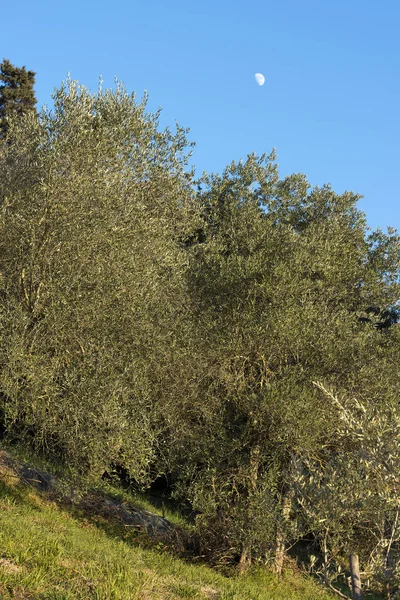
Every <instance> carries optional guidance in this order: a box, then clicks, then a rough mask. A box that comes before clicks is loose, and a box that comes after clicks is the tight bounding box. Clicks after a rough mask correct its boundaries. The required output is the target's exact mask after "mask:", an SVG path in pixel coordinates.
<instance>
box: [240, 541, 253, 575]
mask: <svg viewBox="0 0 400 600" xmlns="http://www.w3.org/2000/svg"><path fill="white" fill-rule="evenodd" d="M250 565H251V546H250V545H244V546H243V548H242V554H241V555H240V561H239V572H240V574H241V575H243V574H244V573H245V572H246V571H247V569H248V568H249V567H250Z"/></svg>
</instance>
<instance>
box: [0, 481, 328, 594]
mask: <svg viewBox="0 0 400 600" xmlns="http://www.w3.org/2000/svg"><path fill="white" fill-rule="evenodd" d="M147 508H150V506H147ZM142 541H143V540H141V535H140V534H137V532H134V531H132V530H124V529H122V528H119V527H118V526H116V527H115V528H114V529H113V527H112V526H108V527H104V526H101V523H96V522H94V521H93V520H92V521H91V520H89V519H87V518H85V517H84V515H82V514H78V513H71V512H70V511H68V510H66V509H64V508H62V507H60V506H59V505H57V504H56V503H54V502H52V501H50V500H49V499H47V498H46V497H44V496H43V495H41V494H38V493H37V492H35V491H34V490H32V489H31V488H28V487H25V486H22V485H21V484H20V483H19V482H18V480H16V479H15V478H12V477H10V473H7V472H6V471H4V470H3V471H2V472H1V473H0V597H1V598H2V599H3V600H8V599H11V598H14V599H28V598H29V599H32V600H33V599H36V600H39V599H40V600H50V599H51V600H70V599H73V598H77V599H82V600H83V599H84V600H88V599H91V598H94V599H98V600H119V599H121V600H122V599H123V600H129V599H138V600H139V599H140V600H164V599H165V600H167V599H170V600H180V599H185V598H193V599H201V598H203V599H207V598H208V599H215V600H217V599H219V600H228V599H229V600H262V599H269V600H314V599H315V600H329V599H331V598H332V596H330V595H329V594H326V593H325V592H324V590H323V589H322V588H320V587H319V586H317V585H316V584H315V583H314V582H313V581H311V580H310V579H307V578H305V577H303V576H301V575H300V574H295V573H290V572H288V573H286V575H285V577H284V578H283V579H282V580H281V581H278V580H277V579H276V577H275V576H273V575H272V574H270V573H268V572H265V571H261V570H260V571H253V572H251V573H249V574H248V575H245V576H243V577H240V578H226V577H223V576H222V575H220V574H218V573H216V572H215V571H213V570H212V569H210V568H207V567H205V566H197V565H194V564H188V563H187V562H184V561H182V560H179V559H177V558H174V557H173V556H171V555H170V554H169V553H168V551H167V550H166V549H165V548H163V546H162V545H159V547H158V548H157V547H154V548H149V547H146V544H143V543H141V542H142ZM147 546H148V542H147Z"/></svg>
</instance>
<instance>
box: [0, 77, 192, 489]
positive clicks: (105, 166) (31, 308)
mask: <svg viewBox="0 0 400 600" xmlns="http://www.w3.org/2000/svg"><path fill="white" fill-rule="evenodd" d="M53 100H54V106H53V107H52V109H51V110H49V109H43V110H42V112H41V113H40V116H39V119H37V118H33V117H31V116H30V115H28V116H27V117H26V118H25V119H20V120H16V121H15V122H14V123H13V126H12V127H11V128H10V133H9V135H10V137H11V138H12V140H13V141H12V144H10V145H8V146H6V147H4V148H3V150H2V152H1V153H0V170H1V172H2V178H1V183H0V197H1V205H0V261H1V267H0V269H1V275H2V282H1V286H2V288H1V293H2V298H3V308H2V315H1V328H2V343H1V349H0V352H1V373H0V387H1V390H2V398H3V409H4V411H5V418H6V423H7V426H8V431H9V434H10V435H11V436H14V437H15V436H16V437H18V438H24V439H27V440H28V441H31V442H33V443H34V445H35V446H36V447H39V448H41V449H44V450H45V451H47V452H48V453H50V454H53V455H55V456H56V457H57V460H60V458H61V459H62V460H64V461H65V462H67V463H68V464H70V465H71V466H73V467H74V468H78V469H83V470H85V469H87V468H90V469H92V470H93V471H96V470H98V469H102V468H104V466H106V465H107V464H109V463H110V462H111V461H116V462H120V463H123V464H124V465H125V466H127V467H129V469H130V470H131V473H132V475H133V476H135V477H136V478H137V480H139V481H142V480H144V479H145V478H146V476H147V473H148V469H149V465H150V464H152V463H153V461H154V454H155V452H156V448H157V440H158V434H159V426H158V425H157V422H158V421H157V419H156V417H155V414H156V413H157V411H158V410H159V409H158V408H157V402H159V403H160V402H161V397H162V394H163V387H162V381H161V380H160V379H159V377H160V365H164V364H165V360H166V356H168V355H169V353H170V349H171V347H172V346H173V344H174V333H173V332H174V330H175V331H176V326H175V323H176V319H177V315H179V314H181V313H182V311H183V308H182V305H183V300H182V295H183V290H184V282H183V279H182V273H183V271H184V268H185V260H186V259H185V256H184V254H183V251H182V250H181V248H180V246H179V240H180V237H181V236H183V235H184V234H185V232H186V230H187V228H188V224H189V222H190V218H189V217H190V215H189V213H190V210H189V208H188V207H189V206H190V193H189V191H188V182H190V178H191V174H190V171H188V169H187V159H188V156H189V153H190V144H188V142H187V140H186V137H185V134H186V131H185V130H183V129H182V128H180V127H179V126H177V129H176V132H175V133H172V132H171V131H170V130H169V129H166V130H164V131H161V130H160V128H159V125H158V119H159V114H155V115H153V114H150V113H147V112H146V102H147V97H146V96H144V98H143V100H142V101H140V102H137V101H136V99H135V96H134V95H132V94H128V93H127V91H126V90H125V89H124V87H123V86H122V85H121V84H119V83H117V85H116V88H115V89H114V90H104V91H103V90H102V89H100V90H99V91H98V93H95V94H93V93H91V92H89V91H88V90H87V89H85V88H84V87H82V86H80V85H79V84H78V83H76V82H74V81H70V80H68V81H67V82H66V83H64V84H63V85H62V87H61V88H60V89H58V90H56V91H55V93H54V97H53Z"/></svg>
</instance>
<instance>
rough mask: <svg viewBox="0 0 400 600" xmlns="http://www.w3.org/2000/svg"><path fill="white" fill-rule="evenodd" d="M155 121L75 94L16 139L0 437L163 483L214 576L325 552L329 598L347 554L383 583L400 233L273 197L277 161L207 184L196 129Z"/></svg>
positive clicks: (280, 191)
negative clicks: (311, 542) (305, 551)
mask: <svg viewBox="0 0 400 600" xmlns="http://www.w3.org/2000/svg"><path fill="white" fill-rule="evenodd" d="M5 62H6V61H5ZM4 64H5V63H3V66H4ZM5 66H6V67H7V64H6V65H5ZM8 66H9V65H8ZM7 68H8V67H7ZM29 74H30V75H29ZM28 75H29V77H30V78H31V79H30V81H32V77H33V75H34V74H32V73H31V72H27V77H28ZM146 102H147V98H146V96H145V97H144V98H143V99H142V100H141V101H138V100H137V99H136V97H135V95H134V94H129V93H128V92H127V91H126V90H125V88H124V87H123V86H122V85H120V84H118V85H117V87H116V89H115V90H105V91H104V90H99V91H98V92H97V93H91V92H90V91H88V90H87V89H86V88H84V87H83V86H80V85H79V84H78V83H76V82H73V81H70V80H68V81H67V82H66V83H64V84H63V85H62V87H61V88H60V89H58V90H56V92H55V94H54V107H53V109H52V110H51V111H49V110H46V109H43V110H42V111H41V112H40V113H39V114H38V115H36V113H35V112H34V111H32V110H27V111H21V114H19V116H18V118H12V119H10V120H7V121H6V122H7V128H8V130H7V135H8V136H9V138H10V139H12V144H6V145H5V147H4V150H3V152H2V153H1V154H0V171H1V173H2V178H1V180H0V294H1V300H2V301H1V309H0V401H1V410H2V414H3V428H4V429H5V432H6V436H8V438H9V439H12V440H14V441H15V440H16V441H18V443H24V444H28V445H30V446H34V447H35V448H36V449H37V450H40V451H41V452H44V453H46V454H47V455H48V456H52V457H53V459H54V460H56V461H58V462H63V463H64V464H66V465H68V466H69V467H70V468H71V470H75V471H78V472H79V471H80V472H82V471H84V472H86V473H91V474H92V476H93V477H97V476H99V475H100V474H101V473H102V472H103V471H104V470H105V469H108V468H110V465H112V464H118V465H120V466H121V467H123V468H124V469H127V471H128V472H129V474H130V477H131V478H132V479H133V480H134V481H135V482H136V484H138V485H143V486H146V485H149V484H150V482H151V481H153V480H155V479H156V478H157V477H158V476H159V475H163V476H166V477H168V478H169V480H170V482H171V484H172V487H173V493H174V495H175V497H176V498H177V499H181V500H182V501H184V502H189V503H190V505H191V507H192V509H193V510H194V511H196V514H197V518H196V528H197V531H198V533H199V536H200V537H199V540H200V541H199V544H200V546H201V552H202V555H206V556H208V557H210V559H212V560H214V561H219V562H223V561H228V560H229V561H233V562H234V561H238V562H240V564H241V566H242V568H245V567H246V566H247V565H248V564H250V563H251V562H252V561H258V562H264V563H265V562H270V563H271V564H274V565H275V568H276V569H277V570H278V571H279V570H280V569H281V568H282V563H283V560H284V558H285V553H286V549H287V548H288V546H289V545H293V544H295V543H296V542H298V541H299V540H301V539H302V538H303V537H304V536H305V535H307V534H310V533H311V534H312V535H313V537H314V539H315V543H316V544H319V548H320V549H323V550H324V568H325V571H324V576H325V580H326V581H327V582H328V583H329V584H330V585H331V582H332V580H334V577H335V573H336V574H337V573H338V572H339V570H340V568H342V567H341V564H342V563H341V561H342V560H343V556H344V555H345V553H346V552H348V551H350V550H351V549H356V550H357V551H358V552H359V554H360V556H361V557H362V560H363V561H364V566H365V569H366V570H368V569H370V570H371V572H372V571H373V572H374V574H375V575H374V576H375V577H376V581H378V582H379V581H380V582H381V584H382V585H383V583H382V582H384V581H385V577H387V574H388V572H389V570H388V557H389V555H390V561H391V564H399V560H400V535H399V532H398V531H397V527H398V525H397V523H398V505H397V504H396V501H395V499H396V498H397V496H398V479H397V475H396V469H397V466H396V465H397V463H398V456H397V454H398V453H397V450H396V443H397V442H396V440H397V421H398V408H397V402H398V400H397V399H398V396H399V392H400V389H399V388H400V381H399V378H398V376H397V375H396V373H397V364H398V360H399V358H400V352H399V351H400V345H399V329H398V327H397V321H398V310H399V298H400V293H399V292H400V287H399V286H400V279H399V274H400V270H399V267H400V239H399V236H398V234H397V232H396V231H395V230H392V229H390V230H389V231H388V232H387V233H384V232H382V231H380V230H377V231H370V230H369V228H368V227H367V224H366V218H365V215H364V214H363V213H362V212H361V211H360V210H359V209H358V207H357V202H358V200H359V196H358V195H357V194H354V193H352V192H345V193H343V194H336V193H335V192H334V191H333V190H332V188H331V187H330V186H329V185H326V186H324V187H321V188H319V187H312V186H311V185H310V183H309V182H308V181H307V179H306V177H305V176H304V175H302V174H294V175H292V176H289V177H286V178H283V179H282V178H280V176H279V172H278V168H277V164H276V160H275V154H274V153H272V154H271V155H262V156H256V155H254V154H250V155H248V156H247V158H246V160H243V161H240V162H233V163H232V164H230V165H228V166H227V167H226V169H225V170H224V171H223V172H222V173H220V174H211V175H206V174H205V175H204V176H203V177H202V178H201V180H199V181H195V180H194V175H193V172H192V170H191V169H190V168H189V166H188V158H189V156H190V152H191V144H190V143H189V142H188V140H187V130H185V129H183V128H181V127H179V126H178V125H177V126H176V130H175V131H174V132H172V131H171V130H169V129H168V128H167V129H164V130H161V129H160V127H159V113H157V114H151V113H149V112H146ZM341 399H344V400H341ZM392 427H393V428H394V429H393V435H392V433H389V434H388V432H392ZM379 490H380V491H379ZM376 494H378V495H379V499H377V498H376ZM382 523H384V525H382ZM388 532H389V533H388ZM389 534H390V535H389ZM388 540H389V541H390V540H391V541H390V543H389V541H388ZM385 544H386V545H385ZM371 557H372V558H371ZM396 561H397V562H396ZM393 573H394V571H393V568H392V571H391V577H392V579H393V581H394V579H395V577H394V575H393ZM381 584H379V585H381Z"/></svg>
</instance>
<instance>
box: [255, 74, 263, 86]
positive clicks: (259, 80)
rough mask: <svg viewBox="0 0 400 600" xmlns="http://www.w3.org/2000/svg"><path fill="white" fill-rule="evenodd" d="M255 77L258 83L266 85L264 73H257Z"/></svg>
mask: <svg viewBox="0 0 400 600" xmlns="http://www.w3.org/2000/svg"><path fill="white" fill-rule="evenodd" d="M254 79H255V80H256V83H257V85H260V86H261V85H264V83H265V77H264V75H263V74H262V73H256V74H255V75H254Z"/></svg>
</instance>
